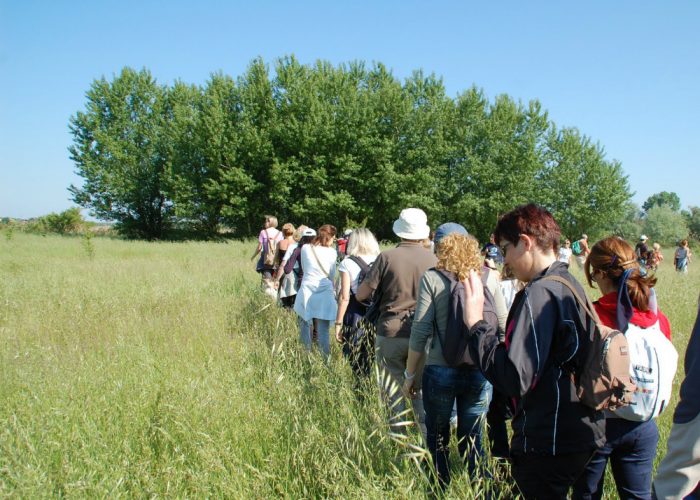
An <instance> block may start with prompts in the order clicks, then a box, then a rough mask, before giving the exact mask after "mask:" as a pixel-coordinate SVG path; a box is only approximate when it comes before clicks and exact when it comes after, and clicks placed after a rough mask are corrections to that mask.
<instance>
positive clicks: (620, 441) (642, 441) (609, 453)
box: [573, 418, 659, 500]
mask: <svg viewBox="0 0 700 500" xmlns="http://www.w3.org/2000/svg"><path fill="white" fill-rule="evenodd" d="M605 438H606V440H607V441H606V443H605V446H603V447H602V448H599V449H598V451H597V452H596V453H595V455H593V458H592V459H591V461H590V462H588V465H587V466H586V470H585V471H584V473H583V475H582V476H581V477H580V478H579V479H578V480H577V481H576V484H574V494H573V498H575V499H585V500H588V499H600V498H602V496H603V483H604V481H605V466H606V465H607V463H608V459H609V460H610V466H611V469H612V473H613V477H614V478H615V485H616V486H617V494H618V496H619V497H620V498H622V499H629V498H643V499H651V480H652V467H653V465H654V456H655V455H656V445H657V444H658V442H659V429H658V428H657V427H656V421H654V420H650V421H648V422H632V421H630V420H625V419H622V418H608V419H606V420H605Z"/></svg>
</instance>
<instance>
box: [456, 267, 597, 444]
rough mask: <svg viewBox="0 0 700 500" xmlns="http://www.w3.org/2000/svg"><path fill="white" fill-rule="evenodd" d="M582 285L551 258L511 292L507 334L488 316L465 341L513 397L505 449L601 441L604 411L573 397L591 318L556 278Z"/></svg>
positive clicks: (491, 376)
mask: <svg viewBox="0 0 700 500" xmlns="http://www.w3.org/2000/svg"><path fill="white" fill-rule="evenodd" d="M548 274H552V275H558V276H561V277H563V278H565V279H567V280H569V281H571V282H572V283H573V284H574V287H575V288H576V289H577V290H578V291H579V293H580V294H581V295H582V296H583V294H584V291H583V289H582V288H581V285H579V284H578V282H577V281H576V280H575V279H574V277H573V276H571V274H569V271H568V266H567V265H566V264H563V263H561V262H554V263H553V264H552V265H551V266H550V267H549V268H548V269H547V270H546V271H544V272H543V273H542V274H541V275H540V276H538V277H536V278H535V279H533V280H532V281H531V282H530V283H529V284H528V285H527V286H526V287H525V288H524V289H523V290H521V291H520V292H519V293H518V294H517V295H516V297H515V300H514V302H513V306H512V307H511V309H510V313H509V314H508V322H507V326H506V341H505V343H499V341H498V337H497V335H496V331H495V330H494V329H493V327H490V326H489V325H488V324H487V323H486V322H483V321H480V322H479V323H477V324H475V325H474V326H473V327H472V329H471V333H472V334H473V336H472V341H471V345H470V348H471V349H472V356H473V357H474V359H477V360H478V362H479V365H480V368H481V370H482V371H483V372H484V375H485V376H486V378H487V379H488V380H489V381H490V382H491V383H492V384H493V386H494V388H495V389H496V390H498V391H500V392H502V393H504V394H505V395H506V396H509V397H510V398H512V402H513V406H514V417H513V423H512V425H513V439H512V441H511V453H513V454H516V455H522V454H541V455H561V454H566V453H576V452H582V451H587V450H593V449H595V448H598V447H600V446H602V445H603V444H604V442H605V417H604V416H603V412H600V411H595V410H593V409H592V408H589V407H587V406H585V405H583V404H582V403H580V402H579V399H578V397H577V396H576V388H575V386H574V384H573V382H572V380H571V373H572V372H573V371H575V370H576V368H577V366H578V363H579V362H581V361H583V360H584V359H585V355H586V352H587V348H588V346H589V345H590V341H589V340H588V332H590V331H591V329H592V328H593V322H592V320H591V319H590V318H588V317H587V315H586V313H585V312H584V310H583V308H582V307H580V306H579V305H578V303H577V301H576V299H575V297H574V296H573V294H572V293H571V291H570V290H569V289H568V288H566V287H565V286H564V285H562V284H561V283H556V282H553V281H546V280H545V281H543V280H542V278H543V277H544V276H545V275H548Z"/></svg>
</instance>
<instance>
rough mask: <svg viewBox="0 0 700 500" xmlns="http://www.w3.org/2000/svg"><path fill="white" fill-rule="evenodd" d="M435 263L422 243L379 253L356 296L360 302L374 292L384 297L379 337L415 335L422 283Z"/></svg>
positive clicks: (403, 243)
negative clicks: (414, 317)
mask: <svg viewBox="0 0 700 500" xmlns="http://www.w3.org/2000/svg"><path fill="white" fill-rule="evenodd" d="M435 264H437V259H436V258H435V255H433V254H432V253H431V252H430V250H428V249H426V248H425V247H424V246H423V243H422V242H413V241H402V242H401V243H399V245H398V246H397V247H396V248H392V249H391V250H387V251H385V252H382V253H381V254H379V257H377V260H376V261H375V262H374V265H373V266H372V270H371V271H370V272H369V274H368V275H367V277H366V278H365V279H364V281H363V282H362V285H360V288H359V289H358V290H357V293H356V294H355V297H356V298H357V299H358V300H360V301H364V300H367V299H369V297H370V296H371V295H372V292H373V291H374V290H377V291H378V293H379V294H380V295H381V298H380V304H379V310H380V315H379V321H378V322H377V335H381V336H385V337H404V338H409V337H410V336H411V322H412V320H413V313H414V311H415V309H416V299H417V297H418V288H419V285H420V280H421V277H422V276H423V273H424V272H425V271H427V270H428V269H430V268H431V267H434V266H435Z"/></svg>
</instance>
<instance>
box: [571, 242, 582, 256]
mask: <svg viewBox="0 0 700 500" xmlns="http://www.w3.org/2000/svg"><path fill="white" fill-rule="evenodd" d="M571 253H573V254H574V255H581V254H582V253H583V249H582V248H581V240H576V241H574V242H573V243H572V244H571Z"/></svg>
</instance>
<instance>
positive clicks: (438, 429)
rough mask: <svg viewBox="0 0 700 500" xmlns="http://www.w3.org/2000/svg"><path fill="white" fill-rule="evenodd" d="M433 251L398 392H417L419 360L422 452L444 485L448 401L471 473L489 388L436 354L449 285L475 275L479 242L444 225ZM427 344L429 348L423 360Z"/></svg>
mask: <svg viewBox="0 0 700 500" xmlns="http://www.w3.org/2000/svg"><path fill="white" fill-rule="evenodd" d="M435 250H436V254H437V259H438V263H437V265H436V266H435V268H434V269H429V270H428V271H426V272H425V274H423V278H422V279H421V282H420V288H419V291H418V300H417V303H416V311H415V316H414V318H413V325H412V327H411V338H410V344H409V345H410V349H409V352H408V360H407V361H406V371H405V373H404V378H405V382H404V385H403V390H404V394H407V395H409V396H411V395H412V394H414V393H415V391H416V390H417V389H418V388H419V384H417V383H416V381H415V374H416V372H417V370H418V368H419V366H420V365H421V364H422V363H423V362H425V365H426V366H425V369H424V370H423V380H422V387H423V404H424V406H425V424H426V430H427V442H428V450H429V451H430V453H431V455H432V457H433V463H434V464H435V467H436V470H437V479H438V482H439V484H440V486H442V487H444V486H446V485H447V484H448V483H449V482H450V471H449V442H450V416H451V413H452V407H453V405H454V402H455V400H456V401H457V438H458V440H459V445H458V446H459V452H460V455H461V456H462V457H463V458H464V459H465V460H466V461H467V463H468V466H469V472H470V474H471V473H473V472H475V469H476V464H477V461H478V460H479V459H480V458H482V457H483V454H484V448H483V439H482V430H483V424H484V419H485V416H486V411H487V410H488V407H489V399H490V394H491V384H489V383H488V382H487V381H486V379H485V378H484V376H483V375H482V373H481V371H479V369H478V368H476V367H473V366H466V365H463V366H459V367H453V366H449V365H448V364H447V362H446V361H445V357H444V356H443V350H442V343H443V338H444V337H442V336H444V333H445V331H446V328H447V319H448V314H449V312H450V311H449V308H450V296H451V283H452V282H454V281H456V280H460V281H461V280H463V279H465V278H466V276H467V275H468V273H469V271H470V270H478V271H481V264H482V261H481V254H480V252H479V244H478V242H477V241H476V240H475V239H474V238H472V237H470V236H469V235H468V233H467V230H466V229H464V227H462V226H461V225H459V224H455V223H446V224H443V225H442V226H440V227H438V229H437V231H436V232H435ZM441 271H445V272H446V273H443V272H441ZM487 294H488V292H487ZM488 296H489V297H490V294H489V295H488ZM487 309H488V311H487V316H488V317H491V319H492V323H493V325H494V329H496V328H498V321H497V318H496V314H495V312H494V306H493V305H492V304H490V307H489V308H487ZM489 311H490V313H491V314H490V315H489V314H488V312H489ZM428 342H430V349H429V351H428V354H427V359H426V354H425V352H426V345H427V344H428Z"/></svg>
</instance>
